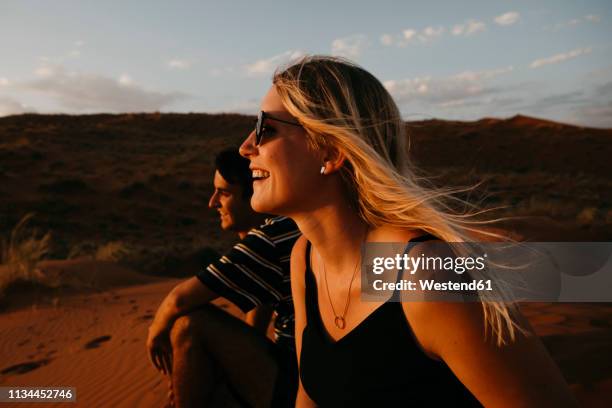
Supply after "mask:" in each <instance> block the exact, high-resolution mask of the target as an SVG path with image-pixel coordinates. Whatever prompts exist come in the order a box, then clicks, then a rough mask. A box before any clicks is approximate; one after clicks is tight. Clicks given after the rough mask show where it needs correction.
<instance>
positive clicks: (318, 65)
mask: <svg viewBox="0 0 612 408" xmlns="http://www.w3.org/2000/svg"><path fill="white" fill-rule="evenodd" d="M273 83H274V85H275V86H276V89H277V91H278V93H279V95H280V97H281V100H282V102H283V105H284V106H285V108H286V109H287V111H288V112H289V113H290V114H291V115H293V116H294V117H295V118H296V119H297V120H298V121H299V122H300V123H301V124H302V126H303V127H304V129H305V130H306V133H307V135H308V136H307V137H308V141H309V145H310V146H311V147H312V148H315V149H316V148H322V147H332V148H335V149H337V150H338V151H341V152H342V153H343V154H344V155H345V156H346V162H345V165H344V166H343V168H342V169H341V176H342V179H343V181H344V185H345V188H346V192H347V196H348V197H349V200H350V202H351V205H353V206H354V208H355V210H356V211H358V212H359V214H360V216H361V218H362V219H363V220H364V221H365V222H366V223H367V224H368V225H369V226H371V227H376V226H380V225H384V224H391V225H394V226H397V227H403V228H409V229H415V230H423V231H425V232H428V233H430V234H432V235H434V236H436V237H438V238H440V239H442V240H443V241H446V242H473V241H475V239H474V237H475V236H481V237H483V236H484V237H490V238H494V239H503V237H502V236H501V235H499V234H497V233H494V232H491V231H489V230H486V229H485V228H483V225H485V224H490V223H492V222H494V220H488V221H486V220H482V219H481V217H480V215H482V213H483V211H479V210H477V209H476V207H475V206H474V205H473V204H470V203H467V202H465V201H463V200H461V199H460V198H458V197H457V193H459V192H465V191H466V189H450V188H447V189H440V188H435V187H433V185H432V184H430V183H428V182H427V180H426V178H424V177H421V176H419V175H418V174H419V173H418V171H417V169H415V168H414V167H413V166H412V164H411V163H410V162H409V160H408V151H407V145H408V135H407V131H406V125H405V123H404V121H403V120H402V118H401V114H400V112H399V109H398V107H397V105H396V104H395V102H394V100H393V98H392V97H391V95H390V94H389V92H388V91H387V90H386V89H385V87H384V86H383V84H381V83H380V81H379V80H378V79H376V78H375V77H374V76H373V75H372V74H370V73H369V72H367V71H366V70H364V69H363V68H361V67H359V66H357V65H356V64H354V63H352V62H350V61H347V60H345V59H341V58H336V57H328V56H307V57H304V58H302V59H301V60H299V61H298V62H296V63H294V64H293V65H291V66H289V67H288V68H285V69H282V70H279V71H277V72H276V73H275V74H274V77H273ZM458 203H460V204H462V205H463V206H464V207H467V208H468V209H469V211H461V212H460V211H458V210H457V209H456V208H457V204H458ZM479 295H480V300H481V303H482V306H483V312H484V318H485V333H487V332H488V329H491V332H492V333H493V334H494V336H495V337H496V341H497V344H499V345H502V344H504V343H506V340H507V338H508V337H509V338H510V339H511V340H514V338H515V334H516V331H517V330H518V331H521V332H523V329H522V328H521V327H520V326H519V325H518V324H517V323H516V319H515V318H514V314H515V311H516V306H515V305H514V304H512V303H510V302H500V301H492V300H491V299H490V295H488V294H487V293H482V292H481V293H480V294H479ZM487 296H489V299H487ZM498 299H499V298H498Z"/></svg>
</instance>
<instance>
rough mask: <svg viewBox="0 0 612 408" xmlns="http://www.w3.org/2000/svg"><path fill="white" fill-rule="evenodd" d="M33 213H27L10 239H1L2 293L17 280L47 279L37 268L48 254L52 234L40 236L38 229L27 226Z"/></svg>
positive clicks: (34, 280)
mask: <svg viewBox="0 0 612 408" xmlns="http://www.w3.org/2000/svg"><path fill="white" fill-rule="evenodd" d="M33 217H34V214H33V213H29V214H26V215H25V216H24V217H23V218H22V219H21V221H19V223H17V225H16V226H15V227H14V228H13V230H12V231H11V234H10V236H9V238H8V239H4V238H3V239H2V240H1V241H0V244H1V245H0V247H1V252H0V255H1V259H0V260H1V262H0V263H1V265H3V266H4V268H2V270H0V295H1V294H2V293H3V292H4V290H5V289H6V288H7V287H8V286H9V285H10V284H12V283H14V282H16V281H25V282H43V281H44V280H45V277H44V275H42V274H41V273H40V272H39V271H38V270H37V269H36V265H37V264H38V262H39V261H40V260H41V259H43V258H44V257H45V255H47V253H48V252H49V246H50V243H51V234H50V233H47V234H45V235H43V236H42V237H40V235H39V234H38V233H37V231H36V230H31V229H28V228H27V224H28V222H29V221H30V220H31V219H32V218H33Z"/></svg>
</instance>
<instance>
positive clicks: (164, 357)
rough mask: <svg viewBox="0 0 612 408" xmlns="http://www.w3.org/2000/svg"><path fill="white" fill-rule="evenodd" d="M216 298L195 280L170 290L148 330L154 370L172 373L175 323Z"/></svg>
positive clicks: (148, 348)
mask: <svg viewBox="0 0 612 408" xmlns="http://www.w3.org/2000/svg"><path fill="white" fill-rule="evenodd" d="M217 297H218V295H217V294H216V293H215V292H213V291H212V290H210V289H209V288H208V287H207V286H206V285H204V284H203V283H202V282H201V281H200V279H198V278H196V277H193V278H189V279H187V280H185V281H183V282H181V283H179V284H178V285H176V286H175V287H174V288H173V289H172V290H171V291H170V293H169V294H168V295H167V296H166V297H165V298H164V300H163V301H162V302H161V304H160V306H159V308H158V309H157V312H156V313H155V318H154V319H153V323H151V326H150V327H149V335H148V338H147V350H148V352H149V357H150V358H151V362H152V363H153V365H154V366H155V368H157V369H158V370H160V371H162V372H163V373H164V374H166V373H170V368H171V367H172V362H171V356H172V348H171V346H170V337H169V334H170V329H171V328H172V325H173V324H174V321H175V320H176V319H178V318H179V317H180V316H183V315H184V314H187V313H189V311H191V310H193V309H195V308H197V307H198V306H202V305H205V304H207V303H209V302H211V301H212V300H214V299H216V298H217Z"/></svg>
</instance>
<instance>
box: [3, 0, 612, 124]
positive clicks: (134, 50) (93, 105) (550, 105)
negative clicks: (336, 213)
mask: <svg viewBox="0 0 612 408" xmlns="http://www.w3.org/2000/svg"><path fill="white" fill-rule="evenodd" d="M611 11H612V2H610V1H609V0H603V1H595V0H573V1H572V0H550V1H549V0H542V1H537V0H533V1H502V0H488V1H486V0H485V1H470V0H462V1H455V0H453V1H450V0H449V1H438V0H427V1H423V0H421V1H398V0H393V1H389V0H377V1H368V2H365V1H361V0H354V1H334V0H327V1H320V0H310V1H302V2H292V1H289V0H284V1H265V0H260V1H257V2H254V1H231V0H226V1H207V0H200V1H167V0H166V1H154V0H149V1H114V0H105V1H89V0H79V1H62V0H56V1H30V0H20V1H12V0H0V116H6V115H11V114H19V113H24V112H38V113H72V114H86V113H97V112H111V113H118V112H154V111H160V112H209V113H216V112H239V113H246V114H256V112H257V111H258V106H259V102H260V99H261V98H262V97H263V95H264V94H265V93H266V91H267V89H268V88H269V86H270V84H271V81H270V80H271V76H272V74H273V72H274V69H275V68H277V67H278V66H284V65H286V64H288V63H289V62H290V61H291V60H293V59H295V58H299V57H300V56H302V55H305V54H328V55H330V54H331V55H340V56H343V57H347V58H349V59H351V60H353V61H355V62H357V63H358V64H360V65H361V66H363V67H364V68H366V69H367V70H369V71H370V72H372V73H373V74H374V75H375V76H376V77H377V78H379V79H380V80H381V82H383V84H384V85H385V87H386V88H387V89H388V90H389V91H390V93H391V94H392V95H393V97H394V98H395V100H396V102H397V104H398V106H399V107H400V110H401V112H402V115H403V117H404V119H406V120H418V119H427V118H440V119H448V120H477V119H481V118H483V117H499V118H506V117H511V116H514V115H516V114H523V115H529V116H535V117H539V118H545V119H551V120H555V121H560V122H564V123H572V124H577V125H581V126H593V127H609V128H612V13H611Z"/></svg>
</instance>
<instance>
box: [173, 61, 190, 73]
mask: <svg viewBox="0 0 612 408" xmlns="http://www.w3.org/2000/svg"><path fill="white" fill-rule="evenodd" d="M168 68H170V69H179V70H185V69H189V68H191V63H190V62H189V61H186V60H181V59H171V60H170V61H168Z"/></svg>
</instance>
